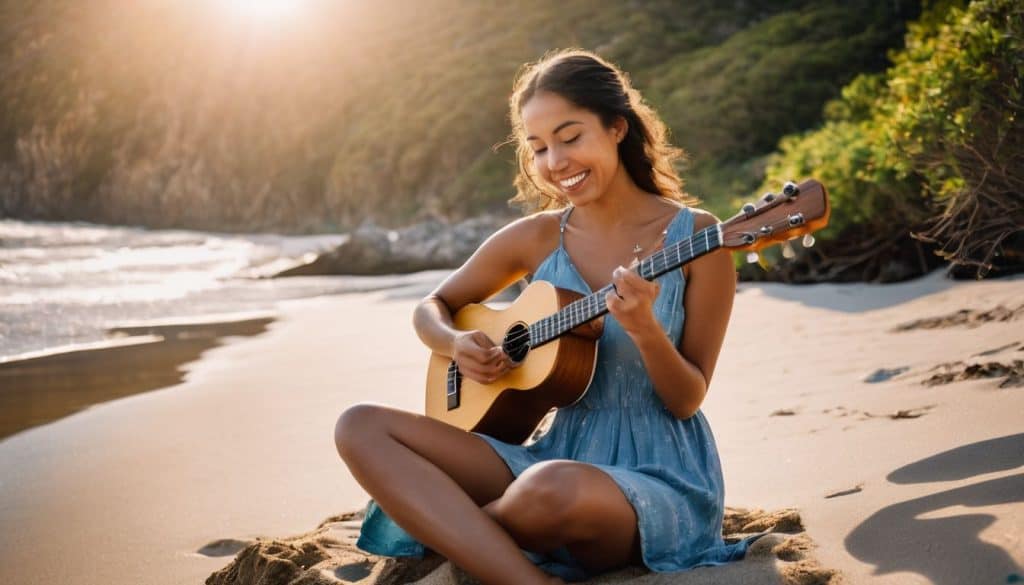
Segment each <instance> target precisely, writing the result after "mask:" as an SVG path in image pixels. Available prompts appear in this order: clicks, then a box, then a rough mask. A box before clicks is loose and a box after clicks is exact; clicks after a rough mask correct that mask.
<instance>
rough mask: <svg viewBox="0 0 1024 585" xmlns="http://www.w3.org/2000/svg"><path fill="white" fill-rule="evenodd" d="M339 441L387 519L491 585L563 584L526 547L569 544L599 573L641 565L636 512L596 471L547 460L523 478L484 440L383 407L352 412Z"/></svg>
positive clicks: (339, 430)
mask: <svg viewBox="0 0 1024 585" xmlns="http://www.w3.org/2000/svg"><path fill="white" fill-rule="evenodd" d="M335 442H336V444H337V447H338V453H339V454H340V455H341V457H342V459H344V460H345V463H346V464H347V465H348V467H349V470H350V471H351V472H352V475H353V476H354V477H355V479H356V481H358V482H359V484H360V485H362V486H363V488H364V489H366V491H367V492H368V493H370V495H371V496H372V497H373V498H374V500H375V501H376V502H377V504H378V505H379V506H380V507H381V509H383V510H384V512H386V513H387V514H388V516H390V517H391V518H392V519H393V520H395V522H397V523H398V524H399V525H401V526H402V527H403V528H404V529H405V530H406V531H407V532H409V534H411V535H412V536H413V537H415V538H416V539H417V540H419V541H420V542H422V543H424V544H425V545H427V546H429V547H430V548H431V549H433V550H436V551H437V552H439V553H441V554H442V555H444V556H445V557H447V558H449V559H451V560H452V562H454V563H455V564H456V565H458V566H459V567H461V568H463V569H464V570H466V571H467V572H469V573H470V574H472V575H474V576H476V577H477V578H479V579H480V580H481V581H482V582H484V583H488V584H492V583H493V584H499V583H515V584H524V583H527V584H528V583H552V582H556V583H557V582H560V581H559V580H558V579H555V578H553V577H550V576H548V575H547V574H546V573H544V572H543V571H541V570H540V569H539V568H537V567H536V566H535V565H533V563H531V562H530V561H529V559H527V558H526V557H525V556H523V555H522V554H521V552H520V551H519V548H520V547H522V548H526V549H528V550H536V551H538V552H546V551H549V550H553V549H555V548H558V547H560V546H563V545H565V546H567V547H568V549H569V551H570V552H571V553H572V554H573V556H574V557H575V558H577V559H579V560H580V562H581V563H583V564H584V566H586V567H587V568H588V569H591V570H604V569H605V568H611V567H615V566H618V565H620V564H624V563H626V562H638V559H639V556H638V555H639V537H638V535H637V534H636V516H635V513H634V512H633V509H632V507H631V506H630V505H629V503H628V502H627V501H626V500H625V497H624V496H623V495H622V493H621V491H619V490H618V487H617V486H616V484H615V483H614V481H612V480H611V478H610V477H608V476H607V475H606V474H605V473H604V472H602V471H600V470H598V469H597V468H595V467H593V466H589V465H586V464H582V463H576V462H571V461H557V462H555V461H552V462H545V463H543V464H540V465H536V466H534V467H531V468H530V469H528V470H527V471H526V472H524V473H523V474H522V475H521V476H520V477H519V478H518V479H516V478H515V477H514V476H513V475H512V472H511V471H510V470H509V468H508V466H506V465H505V462H504V461H503V460H502V459H501V457H499V456H498V455H497V453H495V452H494V450H493V449H492V448H491V446H490V445H489V444H488V443H487V442H486V441H484V440H483V439H481V438H480V437H478V436H476V435H474V434H472V433H467V432H466V431H464V430H461V429H458V428H456V427H453V426H451V425H448V424H446V423H443V422H441V421H438V420H435V419H431V418H428V417H425V416H422V415H419V414H415V413H411V412H406V411H403V410H398V409H394V408H389V407H386V406H380V405H375V404H358V405H356V406H353V407H351V408H349V409H347V410H346V411H345V412H344V413H343V414H342V415H341V417H340V418H339V419H338V423H337V425H336V427H335ZM556 488H558V489H556ZM539 510H547V511H549V513H547V514H540V513H538V511H539ZM553 520H555V521H557V522H553Z"/></svg>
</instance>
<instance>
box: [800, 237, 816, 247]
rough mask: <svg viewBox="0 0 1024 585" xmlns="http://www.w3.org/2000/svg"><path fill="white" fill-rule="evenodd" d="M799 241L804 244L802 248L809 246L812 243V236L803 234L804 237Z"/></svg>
mask: <svg viewBox="0 0 1024 585" xmlns="http://www.w3.org/2000/svg"><path fill="white" fill-rule="evenodd" d="M800 243H801V244H803V245H804V248H810V247H811V246H813V245H814V236H812V235H811V234H804V239H803V240H800Z"/></svg>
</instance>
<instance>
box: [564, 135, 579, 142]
mask: <svg viewBox="0 0 1024 585" xmlns="http://www.w3.org/2000/svg"><path fill="white" fill-rule="evenodd" d="M579 137H580V135H579V134H577V135H576V136H573V137H572V138H570V139H569V140H566V141H565V143H566V144H570V143H572V142H576V139H577V138H579Z"/></svg>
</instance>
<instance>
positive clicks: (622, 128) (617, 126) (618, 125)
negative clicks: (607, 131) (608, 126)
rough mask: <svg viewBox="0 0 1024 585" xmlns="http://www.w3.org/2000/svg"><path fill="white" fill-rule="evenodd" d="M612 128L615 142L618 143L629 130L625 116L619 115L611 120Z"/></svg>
mask: <svg viewBox="0 0 1024 585" xmlns="http://www.w3.org/2000/svg"><path fill="white" fill-rule="evenodd" d="M612 130H613V132H614V136H615V142H617V143H620V142H622V141H623V140H624V139H625V138H626V133H627V132H629V122H627V121H626V119H625V118H623V117H622V116H619V117H618V118H616V119H615V121H614V122H612Z"/></svg>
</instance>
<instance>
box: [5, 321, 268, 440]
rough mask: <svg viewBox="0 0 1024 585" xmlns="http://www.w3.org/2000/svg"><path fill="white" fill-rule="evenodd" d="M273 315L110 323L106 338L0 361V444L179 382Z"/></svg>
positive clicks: (255, 331) (259, 329) (263, 325)
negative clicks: (191, 367)
mask: <svg viewBox="0 0 1024 585" xmlns="http://www.w3.org/2000/svg"><path fill="white" fill-rule="evenodd" d="M276 318H277V315H276V313H273V312H267V311H263V312H258V313H257V312H246V313H235V314H221V315H208V316H205V317H197V318H196V319H194V320H180V319H174V320H153V321H147V322H135V323H123V324H115V325H112V326H110V327H107V328H106V333H107V335H108V338H107V339H105V340H103V341H99V342H93V343H80V344H73V345H66V346H61V347H55V348H51V349H47V350H41V351H36V352H30V353H26V354H21V355H19V356H13V357H9V358H5V359H3V360H0V440H3V439H5V438H7V437H9V436H11V435H14V434H16V433H18V432H21V431H24V430H26V429H30V428H32V427H35V426H39V425H43V424H47V423H50V422H53V421H57V420H60V419H61V418H64V417H66V416H68V415H71V414H74V413H76V412H78V411H80V410H83V409H87V408H91V407H93V406H96V405H98V404H102V403H104V402H107V401H110V400H114V399H117V398H123V397H126V396H131V395H133V394H140V393H143V392H148V391H151V390H159V389H161V388H169V387H172V386H176V385H177V384H179V383H181V381H182V380H183V378H184V371H183V369H182V368H183V367H184V366H186V365H187V364H189V363H192V362H194V361H196V360H199V359H201V358H202V355H203V353H204V352H206V351H207V350H209V349H212V348H214V347H217V346H218V345H221V344H222V343H223V342H224V340H225V338H228V337H249V336H254V335H259V334H260V333H263V332H264V331H266V330H267V328H268V327H269V325H270V324H271V323H272V322H273V321H274V320H275V319H276Z"/></svg>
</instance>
